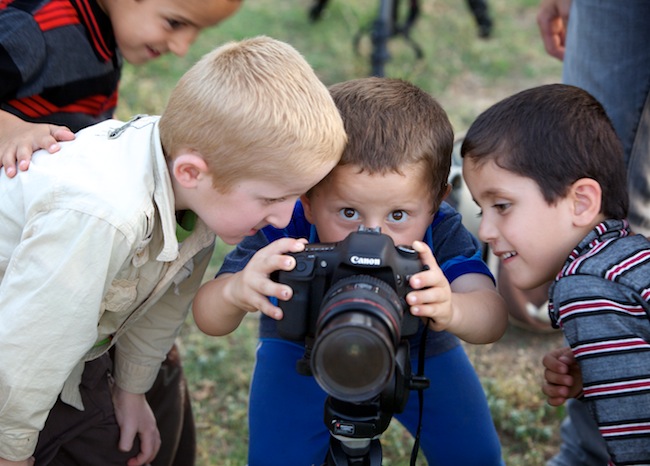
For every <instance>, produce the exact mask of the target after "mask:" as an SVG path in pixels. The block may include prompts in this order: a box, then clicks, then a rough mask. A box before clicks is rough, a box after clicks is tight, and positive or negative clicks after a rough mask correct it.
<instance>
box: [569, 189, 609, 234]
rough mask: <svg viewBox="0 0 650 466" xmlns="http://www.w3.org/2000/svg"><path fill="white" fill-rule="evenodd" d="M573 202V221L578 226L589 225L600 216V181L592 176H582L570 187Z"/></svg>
mask: <svg viewBox="0 0 650 466" xmlns="http://www.w3.org/2000/svg"><path fill="white" fill-rule="evenodd" d="M569 196H570V197H571V201H572V203H573V221H574V223H575V225H576V226H589V225H591V224H592V223H593V222H594V219H596V217H598V215H599V214H600V211H601V204H602V189H601V187H600V183H598V182H597V181H596V180H594V179H591V178H580V179H579V180H577V181H575V182H574V183H573V184H572V185H571V187H570V188H569Z"/></svg>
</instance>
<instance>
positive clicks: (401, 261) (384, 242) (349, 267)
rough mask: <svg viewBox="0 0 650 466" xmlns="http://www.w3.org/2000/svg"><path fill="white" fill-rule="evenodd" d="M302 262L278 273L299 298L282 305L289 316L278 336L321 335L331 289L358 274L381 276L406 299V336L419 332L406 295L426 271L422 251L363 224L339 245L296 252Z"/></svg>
mask: <svg viewBox="0 0 650 466" xmlns="http://www.w3.org/2000/svg"><path fill="white" fill-rule="evenodd" d="M290 255H292V256H293V257H294V258H295V259H296V266H295V267H294V269H293V270H291V271H288V272H287V271H278V272H276V273H275V274H274V277H273V278H274V280H275V281H277V282H279V283H284V284H287V285H289V286H290V287H291V288H292V289H293V297H292V298H291V299H290V300H289V301H280V303H279V305H280V308H281V309H282V311H283V313H284V318H283V319H282V320H279V321H278V322H277V328H278V332H279V333H280V335H281V336H282V337H283V338H286V339H288V340H302V339H304V338H305V337H306V336H313V335H315V333H316V328H317V320H318V316H319V314H320V308H321V304H322V302H323V299H324V298H325V296H326V294H327V292H328V290H330V288H331V286H332V285H333V284H335V283H337V282H338V281H339V280H341V279H344V278H347V277H352V276H355V275H368V276H372V277H376V278H377V279H379V280H381V281H383V282H385V283H386V284H387V285H388V286H390V287H391V288H392V289H393V290H394V291H395V293H396V294H397V296H398V297H399V298H400V300H401V306H400V307H401V308H402V311H403V313H402V321H401V325H400V336H401V337H405V336H410V335H414V334H415V333H416V332H417V325H418V320H419V319H418V318H417V317H415V316H413V315H412V314H411V313H410V312H408V305H407V304H406V301H404V297H405V296H406V295H407V294H408V293H409V292H410V291H412V288H411V287H410V286H409V279H410V278H411V276H412V275H414V274H416V273H418V272H421V271H422V270H423V266H422V263H421V261H420V259H419V258H418V253H417V252H415V251H414V250H413V249H411V248H410V247H408V246H402V245H400V246H395V244H394V243H393V240H392V239H391V237H390V236H388V235H385V234H382V233H381V231H380V229H379V228H376V229H369V228H365V227H363V226H361V227H359V230H358V231H356V232H353V233H350V234H349V235H348V236H347V238H345V239H344V240H343V241H340V242H338V243H311V244H307V245H306V246H305V250H304V251H302V252H298V253H290Z"/></svg>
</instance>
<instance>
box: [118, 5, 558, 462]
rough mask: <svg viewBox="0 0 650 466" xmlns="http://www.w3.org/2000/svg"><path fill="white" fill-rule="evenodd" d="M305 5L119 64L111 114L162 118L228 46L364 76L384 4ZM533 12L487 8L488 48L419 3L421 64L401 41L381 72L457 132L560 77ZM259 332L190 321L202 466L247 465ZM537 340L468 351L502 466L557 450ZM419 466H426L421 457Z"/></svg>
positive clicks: (443, 8)
mask: <svg viewBox="0 0 650 466" xmlns="http://www.w3.org/2000/svg"><path fill="white" fill-rule="evenodd" d="M310 5H311V0H301V1H297V0H296V1H287V0H280V1H278V0H274V1H272V0H256V1H251V0H246V1H245V2H244V3H243V6H242V9H241V11H240V12H238V13H237V14H236V15H235V16H234V17H233V18H231V19H229V20H228V21H226V22H225V23H223V24H222V25H221V26H219V27H218V28H213V29H211V30H208V31H205V32H204V33H202V35H201V36H200V37H199V39H198V40H197V42H196V44H195V45H194V46H193V47H192V48H191V50H190V52H189V53H188V55H187V56H186V57H184V58H182V59H179V58H177V57H163V58H161V59H159V60H157V61H155V62H152V63H150V64H148V65H146V66H143V67H139V68H134V67H131V66H129V65H127V66H125V70H124V74H123V78H122V82H121V100H120V105H119V107H118V117H119V118H122V119H126V118H128V117H130V116H131V115H133V114H136V113H149V114H159V113H161V112H162V111H163V109H164V106H165V102H166V100H167V97H168V95H169V93H170V92H171V89H172V88H173V86H174V84H175V83H176V81H177V80H178V78H179V77H180V76H181V75H182V74H183V73H184V72H185V71H186V70H187V69H188V68H189V67H190V66H191V65H192V64H193V63H194V62H195V61H196V60H197V59H198V58H199V57H201V56H202V55H203V54H204V53H206V52H208V51H210V50H211V49H213V48H214V47H216V46H218V45H220V44H222V43H224V42H226V41H229V40H237V39H242V38H245V37H250V36H255V35H261V34H263V35H268V36H272V37H275V38H277V39H280V40H284V41H287V42H289V43H291V44H292V45H293V46H295V47H296V48H297V49H298V50H299V51H300V52H301V53H302V54H303V55H304V56H305V57H306V59H307V60H308V61H309V62H310V63H311V65H312V66H313V67H314V69H315V70H316V73H317V74H318V76H319V77H320V78H321V79H322V80H323V82H324V83H325V84H328V85H329V84H333V83H335V82H339V81H343V80H347V79H351V78H357V77H362V76H367V75H369V73H370V41H369V36H368V35H363V36H362V37H361V40H360V43H359V47H358V48H357V49H355V48H354V47H353V39H354V38H355V35H356V34H357V33H358V32H359V31H360V30H362V29H363V28H367V27H368V26H369V25H370V24H371V22H372V21H373V19H374V18H375V16H376V14H377V11H378V7H379V1H378V0H355V1H342V0H331V1H330V4H329V6H328V8H327V10H326V11H325V13H324V15H323V18H322V19H321V21H319V22H317V23H315V24H312V23H310V22H309V21H308V19H307V10H308V8H309V6H310ZM537 6H538V0H490V8H491V12H492V16H493V18H494V19H495V30H494V35H493V37H492V38H491V39H489V40H487V41H486V40H480V39H478V38H477V36H476V28H475V24H474V20H473V17H472V16H471V14H470V13H469V10H468V9H467V6H466V3H465V1H458V0H422V1H421V7H422V14H421V16H420V18H419V20H418V22H417V23H416V25H415V28H414V29H413V32H412V37H413V39H414V40H416V41H417V42H418V43H419V44H420V46H421V47H422V48H423V50H424V58H423V59H422V60H416V59H415V58H414V53H413V50H412V49H411V48H410V47H409V46H408V45H407V44H406V43H405V41H404V40H403V39H402V38H400V37H397V38H395V39H392V40H391V41H390V42H389V50H390V53H391V61H390V62H389V63H388V64H387V65H386V75H387V76H391V77H398V78H403V79H406V80H409V81H411V82H413V83H415V84H417V85H418V86H420V87H422V88H423V89H425V90H426V91H428V92H430V93H431V94H432V95H433V96H434V97H436V98H437V99H438V100H439V101H440V102H441V104H442V105H443V106H444V108H445V109H446V110H447V112H448V114H449V117H450V120H451V121H452V124H453V125H454V128H455V131H456V132H457V133H460V132H463V131H465V130H466V129H467V127H468V126H469V124H470V123H471V122H472V121H473V120H474V118H475V117H476V116H477V115H478V113H480V112H481V111H482V110H484V109H485V108H487V107H488V106H489V105H491V104H492V103H494V102H495V101H497V100H499V99H501V98H503V97H505V96H507V95H510V94H512V93H514V92H516V91H518V90H521V89H524V88H528V87H531V86H535V85H538V84H543V83H548V82H558V81H560V79H561V64H560V63H559V62H558V61H556V60H554V59H552V58H550V57H548V56H547V55H546V54H545V52H544V49H543V46H542V42H541V39H540V38H539V33H538V31H537V26H536V24H535V14H536V12H537ZM227 249H228V248H227V247H225V246H224V245H223V244H220V245H219V247H218V248H217V251H216V253H215V256H214V259H213V263H212V266H211V269H210V270H209V272H208V274H206V278H209V277H211V276H213V274H214V271H215V270H216V269H217V268H218V266H219V264H220V261H221V258H222V257H223V254H224V253H225V251H226V250H227ZM256 325H257V320H256V317H255V316H249V317H248V318H246V319H245V320H244V323H243V324H242V326H241V327H240V328H239V329H237V330H236V331H235V332H233V333H232V334H231V335H228V336H226V337H221V338H211V337H207V336H205V335H203V334H201V333H200V332H199V331H198V329H197V328H196V327H195V325H194V324H193V322H192V321H191V320H188V322H187V325H186V328H185V329H184V331H183V332H182V338H181V341H182V345H181V350H182V352H183V354H184V364H185V369H186V373H187V377H188V379H189V381H190V385H191V392H192V397H193V402H194V410H195V417H196V422H197V427H198V435H199V439H198V441H199V445H198V447H199V452H198V461H197V464H198V465H201V466H204V465H243V464H245V462H246V449H247V445H248V443H247V442H248V435H247V418H246V415H247V414H246V411H247V397H248V385H249V381H250V374H251V370H252V366H253V360H254V350H255V345H256V332H257V328H256ZM536 338H537V339H536ZM544 338H546V337H539V338H538V337H535V338H531V337H530V335H527V334H525V333H521V332H519V333H518V332H517V331H516V330H512V329H511V330H509V332H508V334H507V336H506V337H505V338H504V339H503V341H502V342H498V343H495V344H492V345H484V346H480V347H478V346H476V347H475V346H472V345H466V349H467V351H468V353H469V355H470V358H471V359H472V361H473V363H474V365H475V367H476V368H477V372H478V373H479V375H480V376H481V380H482V383H483V386H484V388H485V390H486V393H487V395H488V400H489V403H490V407H491V410H492V413H493V417H494V420H495V424H496V426H497V429H498V430H499V433H500V435H501V439H502V443H503V451H504V458H505V459H506V461H507V464H508V465H509V466H537V465H543V464H544V461H545V459H546V458H548V457H549V456H550V455H551V454H552V453H553V452H554V451H555V450H556V449H557V431H558V425H559V422H560V420H561V417H562V415H563V411H562V410H558V409H553V408H550V407H549V406H548V405H546V404H545V403H544V400H543V399H542V397H541V393H540V390H539V381H540V380H541V370H540V369H539V360H540V358H541V352H542V351H543V349H544V348H546V347H552V346H553V345H556V344H559V343H560V342H561V339H560V338H559V337H558V336H554V337H552V338H550V339H544ZM382 444H383V452H384V459H385V461H384V464H386V465H406V464H408V457H409V455H410V450H411V448H412V438H410V436H408V435H407V434H406V433H405V432H404V430H403V429H402V428H401V427H400V426H399V425H398V424H397V423H393V424H392V425H391V427H389V429H388V430H387V431H386V432H385V433H384V435H383V436H382ZM419 464H425V462H424V460H423V459H422V455H420V463H419ZM459 466H463V465H459Z"/></svg>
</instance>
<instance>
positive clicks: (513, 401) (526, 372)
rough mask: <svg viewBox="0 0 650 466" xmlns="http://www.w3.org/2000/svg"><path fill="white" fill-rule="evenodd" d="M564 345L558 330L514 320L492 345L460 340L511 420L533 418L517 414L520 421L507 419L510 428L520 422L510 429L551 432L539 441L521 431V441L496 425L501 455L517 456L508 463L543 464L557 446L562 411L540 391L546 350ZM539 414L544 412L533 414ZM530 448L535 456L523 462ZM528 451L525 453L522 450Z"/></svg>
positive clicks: (493, 396)
mask: <svg viewBox="0 0 650 466" xmlns="http://www.w3.org/2000/svg"><path fill="white" fill-rule="evenodd" d="M563 344H564V340H563V337H562V334H561V332H560V331H559V330H558V331H554V332H552V333H536V332H532V331H530V330H526V329H522V328H521V327H517V326H515V325H513V324H510V326H509V327H508V330H507V331H506V333H505V335H504V336H503V337H502V338H501V339H500V340H499V341H497V342H495V343H491V344H488V345H470V344H464V347H465V350H466V351H467V353H468V355H469V357H470V359H471V360H472V363H473V364H474V367H475V368H476V371H477V373H478V375H479V377H481V380H482V381H483V383H484V385H485V383H486V381H487V382H488V383H490V388H489V389H488V390H487V391H488V393H489V394H491V396H492V398H498V399H500V400H501V401H505V405H506V406H507V408H506V410H510V413H509V415H510V416H512V417H513V418H516V417H517V415H516V414H514V413H527V414H528V416H531V417H532V418H533V420H532V421H527V420H526V419H528V418H527V417H526V416H521V417H522V420H519V421H514V420H513V421H510V422H512V426H514V425H515V423H516V422H520V423H521V424H520V425H518V426H517V427H514V429H520V428H523V429H529V428H530V429H531V431H536V432H539V430H538V429H547V430H548V432H549V436H548V437H544V438H543V439H539V438H534V436H535V435H534V434H524V437H525V439H523V440H522V439H521V438H516V436H513V435H511V430H512V429H511V427H512V426H511V425H509V426H508V428H506V429H504V428H503V427H502V428H500V429H499V430H500V436H501V441H502V444H503V447H504V454H505V457H506V458H508V456H509V455H512V456H511V457H510V459H513V460H514V458H513V456H517V460H515V461H511V462H510V463H512V464H526V465H530V464H544V462H545V461H546V460H548V459H549V458H550V457H552V456H553V455H554V454H555V453H556V452H557V450H558V448H559V444H560V443H559V442H560V438H559V431H560V422H561V420H562V418H563V413H562V411H558V410H557V409H555V408H550V407H549V406H548V405H547V403H546V400H545V398H544V396H543V394H542V392H541V382H542V379H543V370H542V364H541V360H542V357H543V356H544V354H545V353H546V352H548V351H549V350H551V349H554V348H557V347H560V346H563ZM489 396H490V395H489ZM542 412H543V413H544V414H537V413H542ZM549 413H551V414H550V415H549ZM507 416H508V415H504V416H503V417H504V418H505V417H507ZM502 422H504V421H502ZM506 431H507V432H506ZM531 449H534V450H535V452H534V460H533V458H529V459H528V460H527V459H526V458H527V457H526V455H530V454H531V453H530V450H531ZM526 450H528V453H525V451H526ZM508 452H510V453H509V454H508ZM510 463H509V464H510Z"/></svg>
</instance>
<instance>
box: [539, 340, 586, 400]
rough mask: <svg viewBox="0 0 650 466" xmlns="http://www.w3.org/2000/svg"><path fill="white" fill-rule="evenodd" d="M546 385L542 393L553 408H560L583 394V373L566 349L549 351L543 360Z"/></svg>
mask: <svg viewBox="0 0 650 466" xmlns="http://www.w3.org/2000/svg"><path fill="white" fill-rule="evenodd" d="M542 364H543V365H544V383H543V384H542V391H543V392H544V394H545V395H546V397H547V398H548V400H547V401H548V404H550V405H551V406H560V405H561V404H564V402H565V401H566V400H567V399H569V398H576V397H577V396H579V395H580V393H581V392H582V373H581V372H580V366H578V363H577V361H576V359H575V356H574V355H573V352H572V351H571V348H569V347H568V346H567V347H564V348H559V349H555V350H552V351H549V352H548V353H546V354H545V355H544V358H543V359H542Z"/></svg>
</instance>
